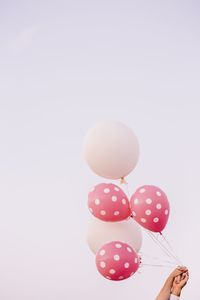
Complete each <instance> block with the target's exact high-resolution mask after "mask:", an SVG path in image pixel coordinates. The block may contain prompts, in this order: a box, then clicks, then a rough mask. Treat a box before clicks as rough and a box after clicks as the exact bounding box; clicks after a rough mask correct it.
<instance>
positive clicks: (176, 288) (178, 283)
mask: <svg viewBox="0 0 200 300" xmlns="http://www.w3.org/2000/svg"><path fill="white" fill-rule="evenodd" d="M188 279H189V273H188V271H187V272H184V273H182V274H181V275H178V276H176V277H175V279H174V282H173V285H172V294H173V295H176V296H180V294H181V290H182V288H183V287H184V286H185V285H186V284H187V282H188Z"/></svg>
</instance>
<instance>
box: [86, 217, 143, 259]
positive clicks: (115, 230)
mask: <svg viewBox="0 0 200 300" xmlns="http://www.w3.org/2000/svg"><path fill="white" fill-rule="evenodd" d="M115 240H119V241H122V242H124V243H127V244H129V245H130V246H131V247H132V248H133V249H134V250H135V251H137V252H138V251H139V250H140V248H141V246H142V231H141V228H140V226H139V225H138V224H137V223H136V222H135V221H134V220H132V219H131V220H128V221H127V220H126V221H121V222H103V221H100V220H98V219H96V218H94V217H92V218H91V221H90V223H89V226H88V232H87V242H88V245H89V248H90V249H91V251H92V252H93V253H94V254H96V253H97V251H98V249H99V248H100V247H101V246H102V245H104V244H106V243H108V242H111V241H115Z"/></svg>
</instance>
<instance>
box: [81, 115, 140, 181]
mask: <svg viewBox="0 0 200 300" xmlns="http://www.w3.org/2000/svg"><path fill="white" fill-rule="evenodd" d="M84 154H85V159H86V161H87V163H88V165H89V167H90V168H91V169H92V170H93V172H95V173H96V174H97V175H99V176H102V177H105V178H109V179H119V178H122V177H125V176H127V175H128V174H129V173H130V172H131V171H132V170H133V169H134V168H135V166H136V164H137V162H138V158H139V144H138V140H137V138H136V136H135V134H134V132H133V131H132V129H131V128H129V127H127V126H126V125H124V124H123V123H120V122H116V121H105V122H100V123H98V124H97V125H96V126H95V127H94V128H92V129H90V130H89V132H88V134H87V136H86V138H85V143H84Z"/></svg>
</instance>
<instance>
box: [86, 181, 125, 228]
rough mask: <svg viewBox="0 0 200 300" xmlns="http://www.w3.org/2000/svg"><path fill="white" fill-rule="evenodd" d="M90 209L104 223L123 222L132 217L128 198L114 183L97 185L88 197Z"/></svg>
mask: <svg viewBox="0 0 200 300" xmlns="http://www.w3.org/2000/svg"><path fill="white" fill-rule="evenodd" d="M88 207H89V210H90V212H91V213H92V214H93V215H94V216H95V217H96V218H98V219H100V220H102V221H109V222H116V221H122V220H125V219H127V218H128V217H130V215H131V210H130V205H129V201H128V198H127V196H126V195H125V193H124V192H123V191H122V189H120V188H119V187H118V186H116V185H114V184H112V183H101V184H98V185H96V186H95V187H94V188H93V189H92V190H91V191H90V193H89V195H88Z"/></svg>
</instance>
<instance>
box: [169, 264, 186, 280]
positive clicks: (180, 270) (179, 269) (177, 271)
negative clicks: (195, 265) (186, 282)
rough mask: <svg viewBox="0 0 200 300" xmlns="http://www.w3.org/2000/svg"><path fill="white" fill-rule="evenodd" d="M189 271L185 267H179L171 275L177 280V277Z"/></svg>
mask: <svg viewBox="0 0 200 300" xmlns="http://www.w3.org/2000/svg"><path fill="white" fill-rule="evenodd" d="M187 271H188V269H187V268H186V267H184V266H178V267H177V268H176V269H175V270H174V271H173V272H172V273H171V276H172V277H173V278H175V277H176V276H179V275H181V274H182V273H184V272H187Z"/></svg>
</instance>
